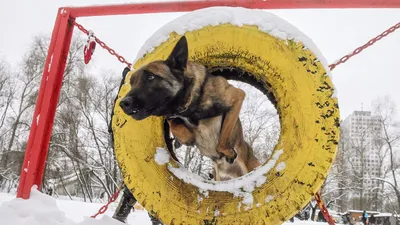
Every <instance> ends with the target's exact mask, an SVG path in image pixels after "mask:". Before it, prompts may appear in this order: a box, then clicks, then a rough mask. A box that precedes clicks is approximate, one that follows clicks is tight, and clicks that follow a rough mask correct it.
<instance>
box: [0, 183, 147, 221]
mask: <svg viewBox="0 0 400 225" xmlns="http://www.w3.org/2000/svg"><path fill="white" fill-rule="evenodd" d="M31 191H32V192H31V197H30V198H29V199H28V200H23V199H20V198H15V197H14V198H11V196H10V195H7V196H3V195H2V196H1V197H0V204H1V203H2V204H1V205H0V218H1V219H0V221H1V222H0V224H1V225H26V224H29V225H122V224H123V223H121V222H119V221H117V220H114V219H112V218H111V215H112V213H113V211H112V210H108V211H107V214H108V215H102V216H99V217H100V218H99V219H93V218H90V215H92V214H94V213H95V212H96V211H97V210H98V209H99V208H100V206H101V205H102V204H93V203H85V202H77V201H66V200H57V201H56V199H55V198H53V197H51V196H48V195H46V194H43V193H41V192H39V191H38V190H37V189H36V187H33V188H32V190H31ZM59 206H61V207H60V208H62V209H63V211H62V210H60V209H59ZM64 210H65V212H64ZM66 212H68V213H67V214H68V216H69V217H67V215H66ZM134 214H135V216H136V217H137V218H136V220H135V224H151V222H150V219H149V218H148V216H147V213H146V212H135V213H134ZM84 215H85V216H84Z"/></svg>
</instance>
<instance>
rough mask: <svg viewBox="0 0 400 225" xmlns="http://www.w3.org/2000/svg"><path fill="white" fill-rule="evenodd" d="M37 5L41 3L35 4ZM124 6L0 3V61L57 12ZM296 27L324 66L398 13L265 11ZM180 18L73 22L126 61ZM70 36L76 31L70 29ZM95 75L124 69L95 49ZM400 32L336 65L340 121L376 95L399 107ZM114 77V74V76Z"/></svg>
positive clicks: (14, 54)
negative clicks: (71, 8) (311, 43)
mask: <svg viewBox="0 0 400 225" xmlns="http://www.w3.org/2000/svg"><path fill="white" fill-rule="evenodd" d="M39 2H40V3H39ZM124 2H126V1H121V0H115V1H100V0H97V1H94V0H70V1H66V0H42V1H32V0H15V1H6V0H2V1H0V23H1V29H0V58H2V59H5V60H6V61H8V62H9V63H11V65H12V66H14V68H15V67H16V66H17V65H18V62H19V61H20V59H21V57H22V56H23V54H24V52H25V51H26V48H27V47H28V46H29V44H30V43H31V41H32V37H33V36H35V35H38V34H48V35H50V34H51V31H52V29H53V25H54V21H55V16H56V13H57V8H58V7H61V6H82V5H92V4H110V3H112V4H116V3H124ZM268 11H269V12H272V13H275V14H276V15H278V16H280V17H281V18H283V19H285V20H286V21H288V22H290V23H292V24H293V25H294V26H296V27H298V28H299V29H300V30H301V31H303V32H304V33H305V34H306V35H308V36H309V37H310V38H311V39H313V41H314V42H315V43H316V45H317V46H318V47H319V49H320V50H321V52H322V54H323V55H324V56H325V57H326V59H327V60H328V62H329V63H332V62H334V61H336V60H337V59H338V58H340V57H342V56H343V55H345V54H347V53H349V52H351V51H353V49H355V48H356V47H358V46H360V45H363V44H364V43H365V42H367V41H368V40H369V39H371V38H372V37H374V36H376V35H377V34H379V33H381V32H383V31H384V30H386V29H387V28H389V27H390V26H393V25H394V24H396V23H398V22H400V9H363V10H361V9H343V10H336V9H335V10H268ZM182 14H183V13H168V14H147V15H136V16H108V17H92V18H79V19H78V20H77V21H78V22H79V23H81V24H83V25H84V26H85V27H86V28H88V29H92V30H94V32H95V34H96V35H97V36H98V37H99V38H100V39H101V40H103V41H105V42H106V43H107V44H108V45H109V46H111V47H113V48H114V49H115V50H116V51H117V52H118V53H120V54H121V55H123V56H124V57H125V58H127V59H128V60H129V61H133V60H134V59H135V57H136V54H137V52H138V50H139V48H140V47H141V46H142V44H143V43H144V41H145V40H146V39H147V38H148V37H150V36H151V35H152V34H153V33H154V32H155V31H156V30H157V29H158V28H160V27H161V26H163V25H164V24H165V23H167V22H169V21H170V20H173V19H174V18H176V17H178V16H180V15H182ZM75 32H79V30H77V29H75ZM92 66H93V67H94V68H93V69H94V70H95V71H101V70H106V69H112V70H115V71H118V72H119V71H122V69H123V68H124V65H122V64H121V63H119V61H117V60H116V59H115V58H114V57H112V56H110V55H108V53H107V52H106V51H104V50H103V49H100V47H99V48H97V49H96V52H95V55H94V63H93V64H92ZM399 68H400V30H399V31H397V32H395V33H393V34H391V35H389V36H388V37H386V38H385V39H383V40H382V41H380V42H378V43H377V44H375V45H374V46H372V47H370V48H369V49H367V50H365V51H364V52H362V53H361V54H360V55H358V56H355V57H354V58H352V59H350V60H349V61H348V62H347V63H345V64H343V65H340V66H338V67H337V68H336V69H335V70H334V71H333V81H334V84H335V86H336V88H337V89H338V97H339V105H340V110H341V116H342V119H344V117H346V116H348V115H349V114H350V113H351V112H352V111H354V110H360V109H361V103H362V102H363V103H364V109H365V110H368V109H370V102H371V101H372V100H373V99H375V98H376V97H378V96H384V95H390V96H391V97H392V99H393V100H395V102H396V104H397V106H398V107H400V100H399V99H400V98H399V96H400V86H399V85H400V70H399ZM118 75H119V73H118Z"/></svg>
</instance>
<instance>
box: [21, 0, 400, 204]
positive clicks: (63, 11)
mask: <svg viewBox="0 0 400 225" xmlns="http://www.w3.org/2000/svg"><path fill="white" fill-rule="evenodd" d="M211 6H233V7H236V6H238V7H245V8H251V9H301V8H400V0H267V1H265V0H219V1H215V0H208V1H206V0H203V1H181V2H160V3H137V4H122V5H103V6H87V7H65V8H60V9H58V13H57V18H56V22H55V25H54V29H53V33H52V37H51V42H50V46H49V51H48V54H47V59H46V64H45V68H44V71H43V77H42V81H41V85H40V90H39V95H38V99H37V102H36V108H35V112H34V116H33V121H32V126H31V131H30V134H29V139H28V144H27V148H26V152H25V158H24V163H23V166H22V170H21V177H20V183H19V186H18V193H17V197H19V198H23V199H27V198H29V195H30V191H31V188H32V186H33V185H37V186H38V188H40V186H41V183H42V178H43V172H44V167H45V164H46V158H47V152H48V147H49V141H50V137H51V132H52V126H53V122H54V115H55V111H56V106H57V101H58V97H59V94H60V89H61V84H62V79H63V74H64V69H65V65H66V61H67V56H68V50H69V47H70V43H71V37H72V31H73V28H74V26H73V25H72V24H71V23H70V22H69V21H70V20H75V18H78V17H87V16H106V15H124V14H143V13H161V12H186V11H193V10H196V9H201V8H206V7H211Z"/></svg>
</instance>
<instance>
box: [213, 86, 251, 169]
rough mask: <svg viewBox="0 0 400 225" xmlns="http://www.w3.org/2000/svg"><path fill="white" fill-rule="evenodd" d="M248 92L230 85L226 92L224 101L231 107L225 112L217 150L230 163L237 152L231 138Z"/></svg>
mask: <svg viewBox="0 0 400 225" xmlns="http://www.w3.org/2000/svg"><path fill="white" fill-rule="evenodd" d="M245 96H246V93H245V92H244V91H243V90H242V89H239V88H236V87H234V86H229V88H228V89H227V90H226V92H225V94H224V99H223V100H224V101H223V102H226V103H227V104H228V106H229V107H230V109H229V111H228V112H227V113H226V114H225V119H224V121H223V123H222V129H221V135H220V138H219V142H218V147H217V152H219V153H222V154H224V155H225V156H226V157H227V159H228V162H229V163H233V161H234V160H235V158H236V156H237V153H236V152H235V150H234V149H233V143H230V142H231V141H230V139H231V137H232V135H233V131H234V128H235V125H236V123H237V121H238V118H239V113H240V110H241V109H242V104H243V100H244V98H245Z"/></svg>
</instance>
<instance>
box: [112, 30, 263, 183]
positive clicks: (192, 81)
mask: <svg viewBox="0 0 400 225" xmlns="http://www.w3.org/2000/svg"><path fill="white" fill-rule="evenodd" d="M130 85H131V90H130V91H129V92H128V94H127V95H126V96H125V97H124V98H123V99H122V100H121V101H120V107H121V108H122V109H123V111H124V112H125V113H126V114H128V115H130V116H131V117H133V118H134V119H135V120H142V119H145V118H147V117H149V116H151V115H153V116H164V117H166V118H167V121H168V123H169V126H170V130H171V133H172V134H173V135H174V137H175V138H176V139H177V140H178V141H179V142H180V143H182V144H185V145H189V146H197V147H198V148H199V150H200V152H201V154H203V155H205V156H207V157H210V158H211V159H212V161H213V163H214V179H215V180H229V179H232V178H236V177H240V176H242V175H244V174H246V173H248V172H250V171H251V170H253V169H254V168H256V167H257V166H259V165H260V163H259V161H258V160H257V158H256V157H255V156H254V153H253V149H252V148H251V147H250V145H249V144H248V143H246V141H245V140H244V137H243V130H242V126H241V122H240V119H239V113H240V110H241V107H242V103H243V100H244V98H245V92H244V91H243V90H242V89H239V88H236V87H234V86H232V85H231V84H229V83H228V81H227V80H226V79H225V78H224V77H222V76H215V75H212V74H210V73H208V72H207V69H206V68H205V67H204V66H203V65H201V64H199V63H195V62H192V61H189V60H188V44H187V40H186V37H185V36H183V37H182V38H180V39H179V41H178V42H177V44H176V45H175V47H174V49H173V51H172V53H171V54H170V55H169V57H168V58H167V59H166V60H157V61H153V62H151V63H149V64H147V65H145V66H143V67H141V68H139V69H138V70H136V71H135V72H134V73H133V74H132V76H131V78H130Z"/></svg>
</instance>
